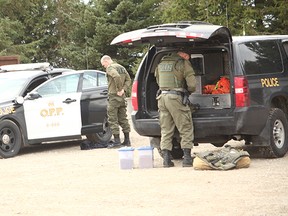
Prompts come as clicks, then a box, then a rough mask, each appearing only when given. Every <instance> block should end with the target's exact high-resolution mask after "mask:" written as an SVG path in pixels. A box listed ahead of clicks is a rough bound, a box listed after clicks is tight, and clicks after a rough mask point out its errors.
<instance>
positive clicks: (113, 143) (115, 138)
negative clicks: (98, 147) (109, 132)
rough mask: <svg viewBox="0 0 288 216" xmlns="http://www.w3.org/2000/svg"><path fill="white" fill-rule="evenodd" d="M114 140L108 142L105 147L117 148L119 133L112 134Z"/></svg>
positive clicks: (119, 143) (118, 145) (119, 144)
mask: <svg viewBox="0 0 288 216" xmlns="http://www.w3.org/2000/svg"><path fill="white" fill-rule="evenodd" d="M113 136H114V141H112V142H110V143H109V144H108V146H107V148H118V147H121V141H120V136H119V134H113Z"/></svg>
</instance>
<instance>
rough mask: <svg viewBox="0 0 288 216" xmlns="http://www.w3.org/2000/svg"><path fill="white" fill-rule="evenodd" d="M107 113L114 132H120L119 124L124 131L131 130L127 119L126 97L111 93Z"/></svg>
mask: <svg viewBox="0 0 288 216" xmlns="http://www.w3.org/2000/svg"><path fill="white" fill-rule="evenodd" d="M107 114H108V123H109V126H110V128H111V131H112V133H113V134H119V125H120V126H121V128H122V131H123V133H129V132H130V125H129V122H128V119H127V101H126V99H125V98H124V97H119V96H117V95H112V96H111V95H109V100H108V106H107Z"/></svg>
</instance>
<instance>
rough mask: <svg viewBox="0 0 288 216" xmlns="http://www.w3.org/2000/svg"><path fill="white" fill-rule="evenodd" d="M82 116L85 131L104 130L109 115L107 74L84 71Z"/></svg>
mask: <svg viewBox="0 0 288 216" xmlns="http://www.w3.org/2000/svg"><path fill="white" fill-rule="evenodd" d="M82 80H83V81H82V96H81V116H82V126H83V130H90V129H91V128H93V129H95V128H98V129H96V130H97V131H98V130H99V128H101V129H102V128H103V125H102V124H103V122H104V119H105V117H106V113H107V109H106V108H107V97H108V84H107V78H106V74H105V73H104V72H101V71H97V70H85V71H83V79H82Z"/></svg>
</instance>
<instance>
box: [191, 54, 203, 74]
mask: <svg viewBox="0 0 288 216" xmlns="http://www.w3.org/2000/svg"><path fill="white" fill-rule="evenodd" d="M190 61H191V64H192V67H193V69H194V71H195V74H196V75H204V64H203V61H204V58H203V55H201V54H191V60H190Z"/></svg>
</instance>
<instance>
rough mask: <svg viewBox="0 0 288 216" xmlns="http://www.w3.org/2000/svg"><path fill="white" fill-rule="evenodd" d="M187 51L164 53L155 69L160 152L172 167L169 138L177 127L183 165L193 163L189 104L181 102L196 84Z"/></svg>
mask: <svg viewBox="0 0 288 216" xmlns="http://www.w3.org/2000/svg"><path fill="white" fill-rule="evenodd" d="M189 58H190V56H189V54H187V53H185V52H182V51H179V52H175V53H170V54H169V55H167V56H164V57H163V58H162V59H161V61H160V63H159V64H158V66H157V67H156V70H155V77H156V81H157V83H158V85H159V91H158V94H157V100H158V110H159V121H160V127H161V143H160V147H161V150H162V153H163V166H164V167H173V166H174V163H173V162H172V160H171V157H170V151H171V150H172V139H173V135H174V131H175V126H176V127H177V129H178V131H179V134H180V137H181V142H180V144H181V148H182V149H183V152H184V158H183V162H182V166H183V167H191V166H192V163H193V161H192V157H191V149H192V148H193V140H194V128H193V122H192V112H191V109H190V107H189V104H187V103H186V102H185V103H184V102H183V98H184V95H185V92H188V93H189V94H191V93H192V92H194V91H195V88H196V79H195V72H194V70H193V68H192V66H191V63H190V61H189Z"/></svg>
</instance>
